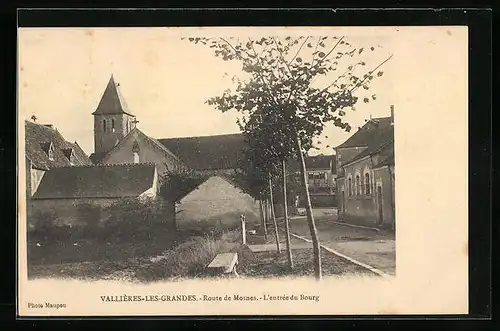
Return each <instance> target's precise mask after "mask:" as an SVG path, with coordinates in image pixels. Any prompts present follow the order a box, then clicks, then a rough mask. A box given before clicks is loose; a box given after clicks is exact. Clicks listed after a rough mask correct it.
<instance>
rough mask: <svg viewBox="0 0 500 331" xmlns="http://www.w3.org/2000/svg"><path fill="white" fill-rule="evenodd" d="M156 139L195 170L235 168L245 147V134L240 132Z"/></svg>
mask: <svg viewBox="0 0 500 331" xmlns="http://www.w3.org/2000/svg"><path fill="white" fill-rule="evenodd" d="M158 141H159V142H160V143H161V144H162V145H163V146H165V147H166V148H167V149H168V150H170V151H172V153H174V154H175V155H177V156H178V157H179V158H180V159H181V160H182V161H183V162H184V163H185V164H186V165H187V166H188V167H190V168H192V169H195V170H218V169H235V168H237V167H238V160H239V159H240V157H242V153H243V151H244V149H245V148H246V147H247V143H246V141H245V136H244V135H243V134H241V133H235V134H224V135H215V136H201V137H185V138H166V139H158Z"/></svg>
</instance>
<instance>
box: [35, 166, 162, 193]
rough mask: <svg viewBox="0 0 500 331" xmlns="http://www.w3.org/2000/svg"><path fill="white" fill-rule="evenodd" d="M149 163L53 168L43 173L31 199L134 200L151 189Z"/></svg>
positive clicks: (152, 173) (153, 171)
mask: <svg viewBox="0 0 500 331" xmlns="http://www.w3.org/2000/svg"><path fill="white" fill-rule="evenodd" d="M154 174H155V165H154V164H149V163H139V164H119V165H103V166H73V167H61V168H53V169H51V170H49V171H47V172H46V173H45V175H44V176H43V178H42V180H41V182H40V185H39V186H38V189H37V191H36V192H35V194H34V195H33V198H34V199H64V198H67V199H69V198H118V197H137V196H139V195H140V194H141V193H143V192H145V191H146V190H148V189H149V188H151V187H152V186H153V182H154Z"/></svg>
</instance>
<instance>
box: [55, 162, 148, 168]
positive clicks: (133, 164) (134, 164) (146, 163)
mask: <svg viewBox="0 0 500 331" xmlns="http://www.w3.org/2000/svg"><path fill="white" fill-rule="evenodd" d="M125 166H127V167H128V166H156V164H155V163H154V162H141V163H106V164H83V165H73V166H70V165H66V166H61V167H52V169H61V168H112V167H125Z"/></svg>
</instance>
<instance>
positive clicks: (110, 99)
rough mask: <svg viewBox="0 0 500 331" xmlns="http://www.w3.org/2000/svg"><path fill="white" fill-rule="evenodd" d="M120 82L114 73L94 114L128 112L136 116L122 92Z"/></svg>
mask: <svg viewBox="0 0 500 331" xmlns="http://www.w3.org/2000/svg"><path fill="white" fill-rule="evenodd" d="M119 86H120V84H117V83H116V82H115V79H114V78H113V75H111V78H110V79H109V82H108V85H107V86H106V89H105V90H104V93H103V95H102V97H101V101H100V102H99V105H98V106H97V109H96V111H95V112H93V113H92V115H102V114H108V115H111V114H123V113H125V114H128V115H130V116H134V115H133V114H132V112H131V111H130V109H129V108H128V105H127V103H126V102H125V99H124V98H123V95H122V94H121V92H120V88H119Z"/></svg>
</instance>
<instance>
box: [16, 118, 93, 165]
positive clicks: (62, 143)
mask: <svg viewBox="0 0 500 331" xmlns="http://www.w3.org/2000/svg"><path fill="white" fill-rule="evenodd" d="M24 128H25V130H24V132H25V149H26V150H25V154H26V157H27V158H28V159H29V160H30V161H31V164H32V166H33V167H34V168H37V169H42V170H48V169H50V168H53V167H64V166H70V165H71V163H70V160H69V158H68V157H67V153H68V150H69V149H73V164H75V165H91V164H92V162H91V161H90V159H89V158H88V156H87V155H86V154H85V152H84V151H83V150H82V149H81V148H80V146H78V144H77V143H76V142H75V143H70V142H68V141H66V140H65V139H64V137H63V136H62V135H61V134H60V133H59V131H57V130H56V129H54V128H51V127H48V126H45V125H41V124H37V123H34V122H30V121H25V124H24ZM51 144H52V148H53V158H52V160H51V159H49V155H48V149H49V147H50V145H51ZM65 151H66V152H65ZM65 153H66V154H65Z"/></svg>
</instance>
